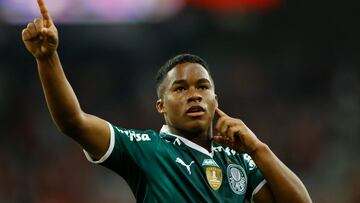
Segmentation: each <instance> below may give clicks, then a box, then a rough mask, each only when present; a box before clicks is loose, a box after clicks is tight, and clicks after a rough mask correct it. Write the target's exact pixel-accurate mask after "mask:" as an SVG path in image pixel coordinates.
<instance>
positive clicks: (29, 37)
mask: <svg viewBox="0 0 360 203" xmlns="http://www.w3.org/2000/svg"><path fill="white" fill-rule="evenodd" d="M37 2H38V5H39V8H40V12H41V15H42V19H40V18H36V19H35V20H34V22H30V23H29V24H28V25H27V27H26V28H25V29H24V30H23V31H22V39H23V41H24V44H25V47H26V48H27V50H28V51H29V52H30V53H31V54H32V55H33V56H34V57H35V58H36V59H43V58H46V57H48V56H51V55H53V54H54V53H55V51H56V49H57V47H58V44H59V38H58V32H57V29H56V27H55V25H54V23H53V21H52V19H51V17H50V15H49V13H48V9H47V7H46V5H45V2H44V0H37Z"/></svg>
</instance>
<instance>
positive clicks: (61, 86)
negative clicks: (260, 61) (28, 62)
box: [36, 52, 82, 132]
mask: <svg viewBox="0 0 360 203" xmlns="http://www.w3.org/2000/svg"><path fill="white" fill-rule="evenodd" d="M36 61H37V64H38V71H39V76H40V80H41V84H42V87H43V91H44V94H45V98H46V102H47V105H48V108H49V111H50V113H51V116H52V117H53V119H54V121H55V123H56V125H57V126H58V127H59V128H60V130H61V131H63V132H64V131H66V129H67V128H68V127H69V125H70V124H71V123H74V121H75V120H77V119H79V117H81V114H82V111H81V108H80V105H79V102H78V100H77V98H76V95H75V93H74V91H73V89H72V87H71V85H70V84H69V82H68V80H67V79H66V76H65V74H64V71H63V69H62V66H61V63H60V59H59V56H58V54H57V52H55V53H54V54H53V55H52V56H49V57H47V58H45V59H41V60H36Z"/></svg>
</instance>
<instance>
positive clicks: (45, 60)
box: [35, 51, 58, 64]
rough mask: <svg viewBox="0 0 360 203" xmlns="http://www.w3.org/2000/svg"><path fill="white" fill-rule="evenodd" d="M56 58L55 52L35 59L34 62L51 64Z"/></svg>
mask: <svg viewBox="0 0 360 203" xmlns="http://www.w3.org/2000/svg"><path fill="white" fill-rule="evenodd" d="M57 57H58V55H57V52H56V51H55V52H54V53H52V54H48V55H44V56H39V57H35V60H36V62H37V63H38V64H39V63H51V61H53V60H55V59H56V58H57Z"/></svg>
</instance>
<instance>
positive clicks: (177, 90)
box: [175, 87, 185, 92]
mask: <svg viewBox="0 0 360 203" xmlns="http://www.w3.org/2000/svg"><path fill="white" fill-rule="evenodd" d="M184 90H185V88H184V87H177V88H175V92H182V91H184Z"/></svg>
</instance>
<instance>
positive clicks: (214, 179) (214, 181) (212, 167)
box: [202, 159, 223, 190]
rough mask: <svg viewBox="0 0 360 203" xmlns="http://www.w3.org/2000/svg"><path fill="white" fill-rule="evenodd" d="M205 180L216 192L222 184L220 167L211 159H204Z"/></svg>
mask: <svg viewBox="0 0 360 203" xmlns="http://www.w3.org/2000/svg"><path fill="white" fill-rule="evenodd" d="M202 166H204V167H205V174H206V179H207V181H208V183H209V185H210V187H211V188H212V189H213V190H218V189H219V188H220V186H221V184H222V180H223V176H222V171H221V169H220V167H219V166H218V165H217V164H216V162H215V161H214V160H213V159H204V161H203V163H202Z"/></svg>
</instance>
